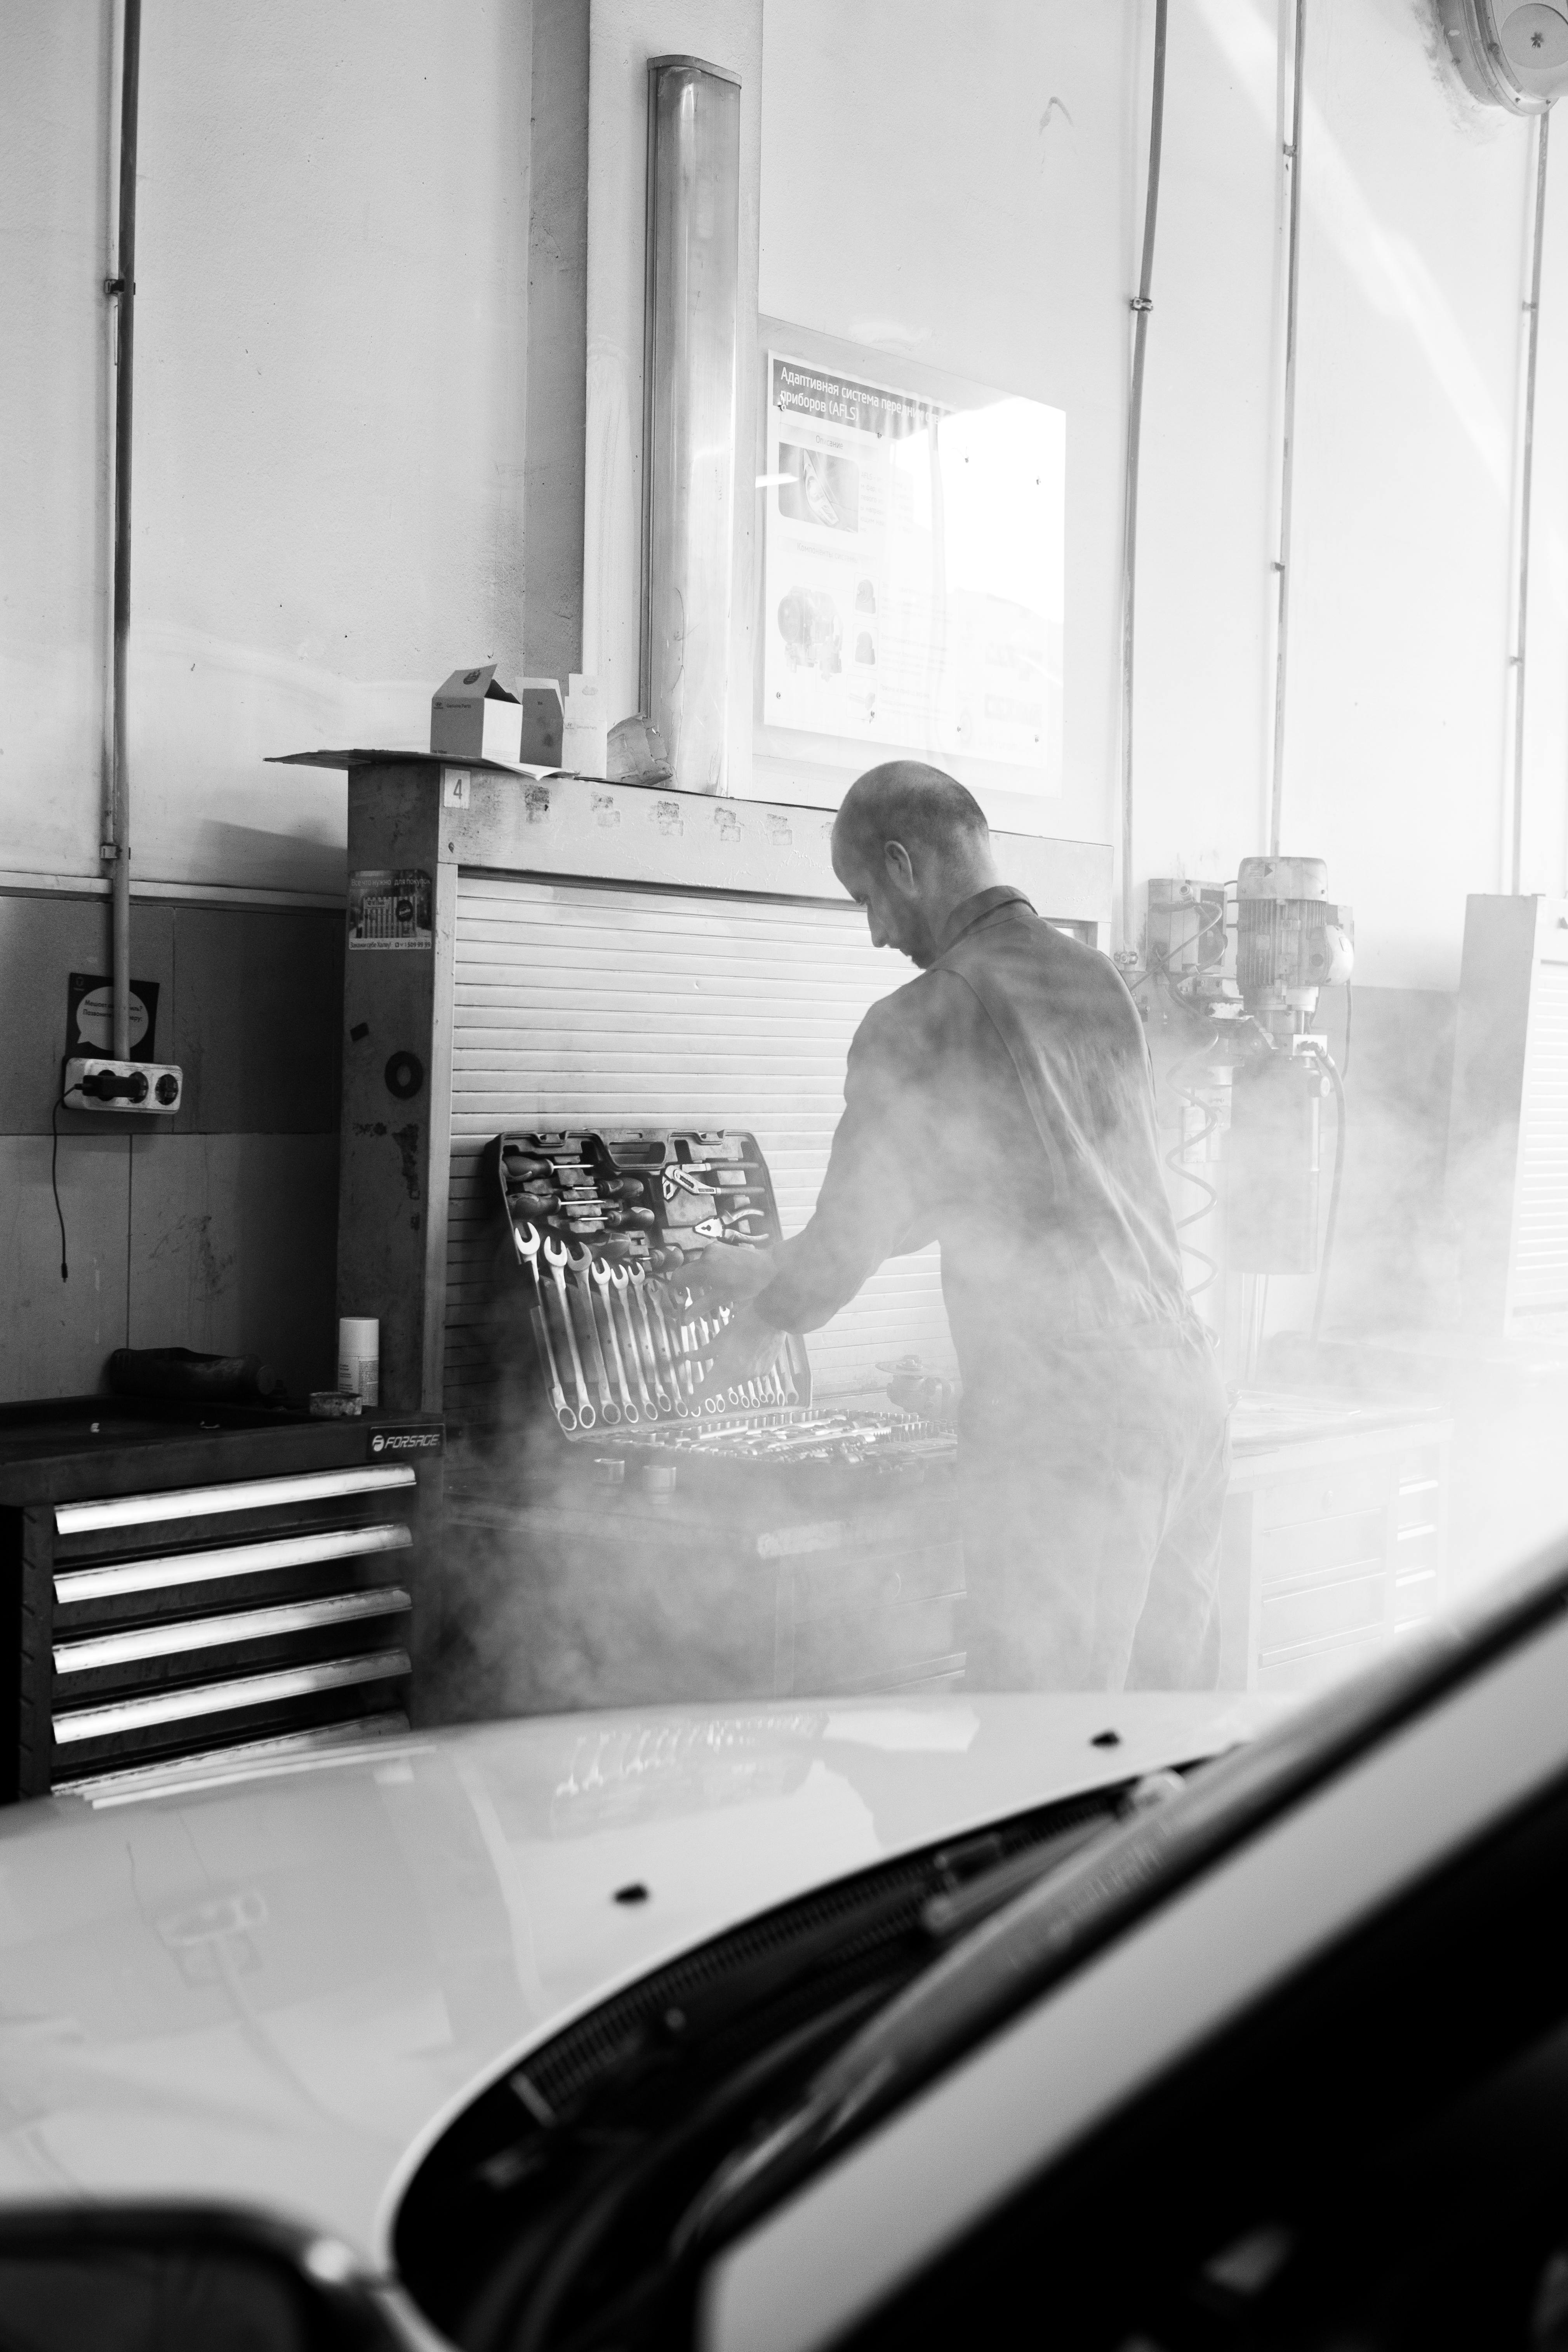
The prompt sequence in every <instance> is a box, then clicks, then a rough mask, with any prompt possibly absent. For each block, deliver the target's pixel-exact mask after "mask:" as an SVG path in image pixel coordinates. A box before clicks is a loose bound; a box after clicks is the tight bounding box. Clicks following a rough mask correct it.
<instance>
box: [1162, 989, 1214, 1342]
mask: <svg viewBox="0 0 1568 2352" xmlns="http://www.w3.org/2000/svg"><path fill="white" fill-rule="evenodd" d="M1218 1043H1219V1031H1218V1030H1217V1029H1215V1028H1211V1029H1210V1031H1209V1034H1208V1035H1207V1036H1206V1037H1205V1040H1204V1042H1203V1044H1202V1045H1201V1046H1200V1047H1199V1049H1198V1051H1197V1052H1196V1053H1195V1054H1189V1055H1187V1056H1186V1058H1185V1060H1184V1061H1181V1062H1178V1063H1177V1065H1176V1066H1175V1068H1174V1069H1173V1071H1172V1073H1171V1077H1170V1085H1171V1087H1172V1090H1173V1093H1175V1094H1176V1095H1177V1096H1179V1097H1180V1098H1181V1100H1182V1101H1183V1102H1184V1103H1186V1104H1189V1105H1190V1106H1191V1107H1192V1108H1193V1109H1194V1110H1198V1111H1201V1112H1202V1113H1203V1118H1204V1124H1203V1126H1202V1127H1201V1128H1200V1129H1199V1130H1198V1132H1197V1134H1196V1135H1189V1134H1188V1133H1187V1131H1186V1128H1185V1124H1184V1125H1183V1128H1182V1130H1181V1132H1180V1134H1179V1135H1178V1136H1177V1138H1176V1141H1175V1144H1174V1146H1173V1149H1172V1150H1169V1151H1168V1152H1167V1153H1166V1154H1165V1165H1166V1167H1167V1168H1169V1169H1170V1170H1171V1171H1172V1173H1173V1175H1176V1176H1179V1177H1180V1178H1181V1179H1182V1180H1183V1181H1184V1183H1187V1184H1191V1185H1194V1186H1195V1188H1196V1189H1197V1191H1198V1192H1201V1193H1202V1194H1203V1196H1204V1197H1203V1199H1202V1200H1201V1201H1200V1202H1198V1205H1197V1207H1196V1208H1195V1209H1191V1210H1189V1211H1188V1213H1187V1214H1186V1215H1185V1216H1184V1217H1178V1218H1177V1219H1176V1239H1177V1241H1178V1243H1179V1244H1180V1245H1181V1251H1182V1255H1183V1256H1184V1257H1195V1258H1196V1260H1197V1262H1198V1264H1199V1265H1201V1266H1206V1267H1207V1269H1208V1271H1207V1273H1206V1274H1205V1275H1204V1276H1203V1277H1202V1279H1201V1280H1200V1281H1198V1282H1191V1283H1188V1284H1187V1285H1186V1291H1187V1297H1189V1298H1197V1297H1201V1295H1202V1293H1203V1292H1204V1291H1205V1290H1206V1289H1207V1288H1208V1286H1209V1285H1210V1283H1211V1282H1212V1281H1213V1280H1214V1278H1215V1275H1216V1274H1217V1273H1218V1271H1219V1268H1218V1265H1216V1263H1215V1260H1214V1259H1213V1258H1212V1257H1210V1255H1209V1254H1208V1252H1207V1250H1201V1249H1199V1248H1198V1246H1197V1244H1196V1243H1195V1242H1186V1241H1183V1240H1182V1235H1183V1234H1184V1232H1185V1231H1186V1228H1187V1227H1188V1226H1189V1225H1195V1224H1199V1223H1202V1221H1203V1219H1204V1218H1205V1217H1206V1216H1207V1215H1208V1214H1209V1213H1210V1211H1211V1210H1212V1209H1213V1208H1214V1206H1215V1202H1217V1201H1218V1199H1219V1188H1218V1186H1217V1185H1215V1184H1211V1183H1210V1182H1209V1180H1208V1178H1207V1177H1206V1176H1200V1175H1199V1174H1198V1172H1197V1171H1196V1169H1195V1168H1194V1167H1193V1166H1192V1165H1191V1164H1190V1163H1189V1161H1188V1159H1187V1154H1188V1153H1189V1152H1190V1151H1195V1150H1199V1149H1202V1150H1204V1151H1205V1156H1206V1150H1207V1145H1208V1139H1209V1138H1210V1136H1211V1135H1212V1134H1213V1133H1214V1131H1215V1128H1217V1127H1218V1125H1219V1113H1218V1111H1216V1110H1215V1107H1214V1105H1213V1104H1212V1103H1209V1102H1205V1100H1204V1097H1203V1093H1202V1090H1201V1088H1200V1087H1195V1086H1188V1085H1185V1084H1184V1082H1183V1076H1182V1074H1183V1072H1184V1071H1185V1070H1190V1069H1192V1068H1193V1067H1194V1065H1195V1066H1200V1067H1201V1066H1203V1065H1204V1063H1205V1062H1206V1060H1207V1057H1208V1055H1209V1054H1210V1053H1211V1052H1212V1050H1213V1049H1214V1047H1215V1045H1217V1044H1218Z"/></svg>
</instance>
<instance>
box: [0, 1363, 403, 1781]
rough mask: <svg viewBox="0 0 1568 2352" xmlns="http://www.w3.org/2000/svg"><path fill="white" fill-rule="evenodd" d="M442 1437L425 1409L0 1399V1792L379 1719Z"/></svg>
mask: <svg viewBox="0 0 1568 2352" xmlns="http://www.w3.org/2000/svg"><path fill="white" fill-rule="evenodd" d="M443 1447H444V1433H443V1430H442V1425H441V1423H439V1422H438V1421H432V1420H430V1419H428V1418H424V1419H421V1420H418V1421H411V1420H393V1419H380V1418H369V1417H367V1418H362V1419H359V1420H352V1421H339V1422H317V1421H310V1420H309V1419H308V1418H306V1417H305V1416H304V1415H296V1414H271V1413H261V1412H246V1411H244V1410H241V1409H235V1408H225V1407H221V1406H220V1407H213V1406H203V1407H200V1408H193V1407H185V1408H182V1409H181V1410H180V1411H179V1412H176V1411H175V1410H174V1408H163V1409H162V1410H160V1409H156V1408H147V1409H142V1408H141V1407H136V1408H128V1407H127V1406H125V1405H124V1404H122V1403H121V1402H120V1401H118V1400H115V1399H110V1398H98V1397H95V1398H83V1399H72V1400H66V1401H63V1402H59V1403H51V1404H48V1405H37V1406H11V1407H6V1408H0V1578H3V1582H0V1591H3V1594H4V1608H5V1618H6V1621H7V1625H6V1645H5V1648H6V1657H7V1661H8V1664H7V1670H6V1672H5V1679H4V1686H3V1688H0V1796H4V1797H5V1798H6V1799H11V1798H16V1797H24V1796H37V1795H42V1794H46V1793H47V1792H48V1791H49V1790H59V1789H63V1788H67V1787H82V1788H93V1787H97V1786H101V1785H104V1784H106V1783H107V1782H109V1781H111V1780H114V1779H116V1778H118V1777H119V1776H121V1775H124V1774H126V1773H128V1772H130V1773H134V1772H135V1771H137V1770H138V1769H145V1768H147V1767H156V1766H163V1765H164V1764H167V1763H168V1762H170V1761H172V1760H177V1759H192V1758H195V1757H198V1756H204V1755H206V1754H208V1753H210V1752H211V1751H215V1750H223V1751H225V1752H228V1751H230V1750H234V1749H250V1750H255V1749H257V1748H258V1747H261V1746H268V1747H275V1746H276V1745H277V1744H278V1743H279V1742H285V1743H289V1742H301V1741H310V1740H311V1739H315V1738H321V1737H323V1736H326V1735H335V1736H342V1735H343V1734H344V1733H345V1732H346V1731H348V1730H350V1729H352V1728H353V1727H363V1728H365V1729H367V1730H372V1731H374V1730H378V1729H384V1728H395V1727H402V1726H403V1725H404V1724H405V1723H406V1721H407V1719H408V1715H409V1710H410V1706H411V1704H412V1697H413V1691H414V1688H415V1685H416V1679H417V1668H418V1666H419V1664H420V1661H421V1659H422V1657H423V1655H424V1654H425V1653H426V1650H427V1649H428V1646H429V1643H430V1638H431V1633H432V1631H433V1627H432V1623H431V1620H432V1617H433V1613H434V1612H433V1609H432V1605H431V1604H432V1601H433V1598H434V1595H433V1591H432V1582H433V1579H432V1569H433V1564H434V1560H433V1556H434V1553H435V1549H436V1545H437V1540H438V1529H439V1518H440V1500H441V1476H442V1456H443Z"/></svg>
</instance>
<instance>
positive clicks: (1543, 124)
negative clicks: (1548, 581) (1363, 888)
mask: <svg viewBox="0 0 1568 2352" xmlns="http://www.w3.org/2000/svg"><path fill="white" fill-rule="evenodd" d="M1551 128H1552V110H1551V109H1550V107H1548V108H1546V109H1545V110H1543V111H1542V113H1540V114H1538V115H1537V117H1536V119H1535V211H1534V218H1533V224H1532V227H1531V250H1530V299H1529V301H1528V302H1527V303H1526V304H1525V309H1526V310H1527V311H1528V313H1529V316H1530V331H1529V341H1528V345H1527V351H1526V357H1525V363H1524V446H1523V453H1522V457H1521V465H1520V483H1519V595H1518V599H1517V611H1518V615H1519V617H1518V624H1517V625H1518V631H1519V634H1518V638H1517V641H1516V643H1515V646H1514V655H1513V855H1512V859H1511V864H1510V877H1509V886H1508V887H1509V888H1510V890H1511V891H1512V893H1513V895H1514V897H1515V898H1517V897H1518V896H1519V893H1520V887H1521V877H1522V875H1523V871H1524V672H1525V656H1526V652H1527V645H1526V636H1527V632H1528V626H1529V620H1530V500H1531V482H1532V478H1533V474H1534V469H1535V362H1536V354H1537V352H1538V350H1539V347H1540V341H1541V250H1542V245H1543V243H1544V241H1545V235H1546V141H1547V134H1548V132H1549V131H1550V130H1551Z"/></svg>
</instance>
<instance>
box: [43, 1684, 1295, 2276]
mask: <svg viewBox="0 0 1568 2352" xmlns="http://www.w3.org/2000/svg"><path fill="white" fill-rule="evenodd" d="M1268 1712H1269V1710H1268V1706H1267V1703H1264V1702H1257V1701H1247V1700H1245V1699H1241V1698H1238V1697H1236V1696H1226V1697H1225V1698H1223V1699H1221V1698H1217V1697H1207V1698H1205V1697H1197V1696H1187V1695H1164V1696H1162V1695H1155V1694H1152V1693H1151V1694H1143V1695H1140V1696H1136V1697H1132V1696H1128V1697H1121V1698H1116V1699H1107V1698H1105V1697H1092V1696H1089V1697H1084V1696H1039V1697H1027V1696H1020V1697H1010V1696H995V1697H991V1696H974V1697H969V1696H965V1697H962V1698H957V1697H930V1698H925V1697H921V1698H915V1697H910V1698H906V1699H901V1700H896V1699H869V1700H848V1701H838V1700H833V1701H823V1702H820V1703H812V1702H810V1701H805V1702H795V1701H792V1702H785V1703H778V1704H775V1705H772V1706H769V1705H743V1704H742V1705H735V1706H709V1707H692V1706H684V1707H659V1708H651V1709H647V1710H642V1711H637V1712H617V1713H614V1714H584V1715H574V1716H557V1717H539V1718H535V1719H531V1720H528V1721H522V1722H514V1723H506V1724H497V1725H491V1726H486V1727H479V1728H463V1729H458V1730H444V1731H437V1732H430V1733H418V1732H414V1733H405V1734H400V1735H395V1736H392V1737H384V1738H380V1739H377V1740H371V1741H363V1742H362V1743H360V1744H357V1745H340V1746H338V1747H336V1748H325V1749H323V1750H321V1751H320V1752H318V1753H316V1754H313V1755H311V1756H309V1757H301V1756H299V1755H295V1756H292V1757H289V1758H284V1757H275V1758H273V1759H270V1760H266V1761H253V1762H251V1763H249V1764H247V1763H244V1762H242V1761H236V1762H234V1763H232V1764H231V1765H229V1766H228V1767H226V1768H223V1767H221V1766H214V1765H209V1766H207V1767H206V1768H205V1769H197V1768H194V1767H185V1768H178V1769H176V1768H172V1769H170V1770H169V1771H168V1772H166V1773H165V1774H164V1775H163V1776H162V1777H161V1778H157V1779H153V1780H150V1781H144V1782H142V1783H141V1784H140V1785H137V1786H121V1787H119V1788H115V1787H113V1786H112V1785H111V1786H110V1787H109V1788H107V1789H105V1790H100V1792H99V1793H98V1794H97V1795H96V1797H94V1798H91V1799H89V1798H84V1797H79V1796H58V1797H53V1798H47V1799H41V1800H38V1801H34V1802H31V1803H27V1804H22V1805H17V1806H14V1807H12V1808H10V1809H9V1810H8V1811H6V1812H5V1813H4V1815H0V2200H5V2201H6V2202H16V2201H19V2200H30V2199H33V2198H36V2197H48V2198H58V2197H60V2196H62V2195H65V2196H70V2195H75V2194H85V2195H89V2196H92V2197H95V2198H103V2197H114V2196H126V2195H132V2194H133V2195H136V2196H138V2197H147V2196H182V2195H192V2196H200V2197H202V2198H204V2199H213V2198H220V2199H232V2200H237V2201H239V2202H243V2203H247V2204H252V2205H261V2206H264V2207H266V2208H268V2209H269V2210H272V2211H274V2212H277V2213H279V2214H283V2215H289V2216H293V2217H296V2218H298V2219H300V2220H301V2221H306V2222H308V2223H310V2225H311V2226H313V2227H314V2228H316V2229H318V2230H321V2229H326V2230H331V2231H333V2232H334V2233H335V2234H337V2235H338V2236H339V2237H341V2238H342V2240H343V2241H344V2242H346V2243H347V2244H348V2245H349V2246H350V2247H351V2248H352V2249H353V2252H355V2253H356V2254H357V2255H358V2256H359V2257H360V2259H361V2260H362V2261H365V2262H368V2263H372V2264H374V2265H376V2266H377V2267H381V2266H384V2265H385V2264H386V2263H387V2259H388V2256H387V2247H388V2242H389V2237H390V2231H391V2224H392V2220H393V2216H394V2214H395V2208H396V2203H397V2200H398V2197H399V2195H400V2194H401V2191H402V2189H403V2187H404V2185H405V2182H406V2180H407V2179H408V2177H409V2174H410V2173H411V2171H412V2169H413V2168H414V2165H415V2164H416V2162H417V2160H418V2158H419V2157H420V2156H421V2155H422V2154H423V2152H424V2150H425V2149H426V2147H428V2146H429V2144H430V2142H431V2140H432V2139H433V2138H434V2137H436V2136H437V2133H438V2131H439V2130H440V2129H442V2128H443V2127H444V2126H445V2125H446V2124H447V2121H449V2120H450V2118H451V2116H453V2115H454V2114H455V2113H457V2112H458V2110H459V2109H460V2108H461V2107H462V2106H463V2105H465V2104H466V2103H467V2101H468V2098H469V2097H470V2096H471V2095H473V2094H474V2093H475V2092H476V2091H477V2090H478V2089H479V2087H480V2086H481V2085H482V2084H485V2083H487V2082H489V2081H490V2080H492V2079H493V2078H494V2077H495V2075H496V2074H498V2073H499V2072H500V2070H501V2068H502V2067H504V2066H505V2065H507V2064H508V2063H510V2062H511V2061H512V2060H514V2059H515V2058H516V2057H517V2056H518V2055H519V2054H520V2053H522V2052H523V2051H525V2050H527V2049H528V2048H530V2047H531V2045H532V2044H534V2043H535V2042H539V2041H541V2040H542V2039H544V2038H545V2037H547V2036H548V2035H550V2034H552V2033H553V2032H556V2031H557V2030H558V2029H559V2028H560V2027H561V2026H562V2025H563V2023H564V2022H565V2021H566V2020H567V2019H568V2018H570V2017H572V2016H574V2015H575V2014H576V2013H578V2012H580V2011H583V2010H584V2009H587V2008H591V2007H592V2006H593V2005H594V2004H595V2003H596V2002H597V2001H599V2000H602V1999H604V1998H605V1995H606V1994H608V1993H609V1992H611V1991H612V1990H616V1988H617V1987H619V1986H621V1985H623V1984H625V1983H626V1982H627V1981H628V1980H629V1979H635V1978H637V1977H638V1976H640V1975H641V1974H643V1973H644V1971H646V1970H647V1969H649V1968H651V1967H653V1966H656V1965H657V1964H658V1963H659V1962H662V1961H664V1960H667V1959H668V1958H671V1957H672V1956H673V1955H674V1954H676V1953H679V1951H681V1950H682V1949H684V1948H688V1947H689V1946H691V1945H692V1944H695V1943H699V1942H700V1941H702V1940H703V1939H705V1938H706V1937H710V1936H712V1935H714V1934H716V1933H718V1932H720V1931H721V1930H722V1929H724V1928H726V1927H731V1926H733V1925H734V1924H735V1923H736V1922H738V1921H739V1920H742V1919H743V1918H745V1917H746V1916H749V1915H751V1914H752V1913H754V1912H757V1911H761V1910H764V1909H766V1908H768V1907H769V1906H772V1905H773V1904H776V1903H780V1902H784V1901H786V1900H788V1899H789V1898H791V1897H792V1896H795V1895H800V1894H802V1893H804V1892H805V1891H807V1890H809V1889H810V1888H812V1887H813V1886H816V1885H820V1884H822V1883H823V1882H824V1881H826V1880H828V1879H832V1878H835V1877H837V1876H840V1875H842V1874H846V1873H848V1872H852V1871H857V1870H861V1869H864V1868H866V1867H867V1866H868V1865H870V1864H875V1863H877V1862H879V1861H880V1860H882V1859H883V1858H885V1857H887V1856H889V1855H892V1854H896V1853H900V1852H907V1851H908V1850H910V1848H913V1847H919V1846H921V1845H924V1844H926V1843H930V1842H931V1841H932V1840H936V1839H941V1838H943V1837H946V1836H950V1835H952V1834H953V1833H954V1832H959V1831H961V1830H963V1829H967V1828H971V1827H973V1826H975V1825H976V1824H978V1823H981V1822H985V1821H987V1820H990V1819H992V1818H994V1817H995V1816H997V1815H999V1814H1004V1813H1007V1812H1013V1811H1019V1810H1022V1809H1023V1808H1026V1807H1028V1806H1032V1805H1037V1804H1039V1803H1041V1802H1044V1801H1049V1800H1051V1799H1053V1798H1056V1797H1058V1796H1066V1795H1068V1794H1070V1793H1072V1792H1073V1791H1075V1790H1085V1789H1092V1788H1094V1787H1096V1786H1099V1785H1101V1784H1103V1783H1105V1782H1106V1781H1109V1780H1121V1779H1124V1778H1126V1777H1128V1776H1129V1775H1131V1774H1135V1773H1139V1772H1142V1771H1146V1770H1150V1769H1154V1768H1156V1767H1158V1766H1161V1765H1167V1764H1172V1763H1177V1762H1182V1761H1186V1760H1189V1759H1195V1758H1198V1757H1201V1756H1204V1755H1205V1754H1211V1753H1214V1752H1215V1751H1216V1750H1217V1749H1219V1748H1224V1747H1227V1746H1230V1745H1232V1744H1233V1743H1234V1742H1235V1741H1236V1740H1237V1738H1245V1737H1247V1735H1248V1733H1249V1732H1250V1731H1251V1730H1253V1729H1255V1728H1257V1727H1259V1726H1260V1725H1261V1723H1262V1721H1263V1720H1264V1719H1265V1717H1266V1715H1267V1714H1268ZM1110 1733H1114V1734H1116V1735H1117V1738H1116V1742H1115V1744H1111V1742H1110V1739H1109V1738H1107V1737H1106V1735H1107V1734H1110ZM634 1888H640V1889H642V1890H644V1892H643V1893H642V1894H641V1895H630V1896H628V1893H627V1890H630V1889H634Z"/></svg>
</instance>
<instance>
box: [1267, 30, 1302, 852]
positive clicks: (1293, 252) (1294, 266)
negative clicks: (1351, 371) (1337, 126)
mask: <svg viewBox="0 0 1568 2352" xmlns="http://www.w3.org/2000/svg"><path fill="white" fill-rule="evenodd" d="M1294 51H1295V54H1294V62H1293V64H1292V67H1291V85H1290V143H1289V146H1288V147H1287V148H1286V149H1285V167H1286V169H1287V171H1288V172H1289V174H1290V203H1289V228H1288V231H1287V256H1286V265H1285V385H1284V400H1283V403H1282V417H1281V428H1280V438H1279V558H1278V560H1277V562H1276V563H1275V566H1274V572H1275V580H1276V587H1277V592H1278V595H1279V607H1278V614H1277V618H1276V623H1275V634H1274V760H1273V766H1272V770H1271V772H1270V776H1269V792H1268V854H1269V856H1271V857H1278V856H1279V854H1280V835H1281V834H1282V832H1283V829H1284V823H1285V703H1286V689H1287V687H1288V684H1289V652H1290V524H1291V515H1292V507H1293V501H1294V492H1295V483H1296V343H1297V321H1298V317H1299V311H1300V288H1301V122H1302V113H1303V108H1304V100H1305V94H1306V86H1307V81H1306V61H1307V0H1296V23H1295V43H1294Z"/></svg>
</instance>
